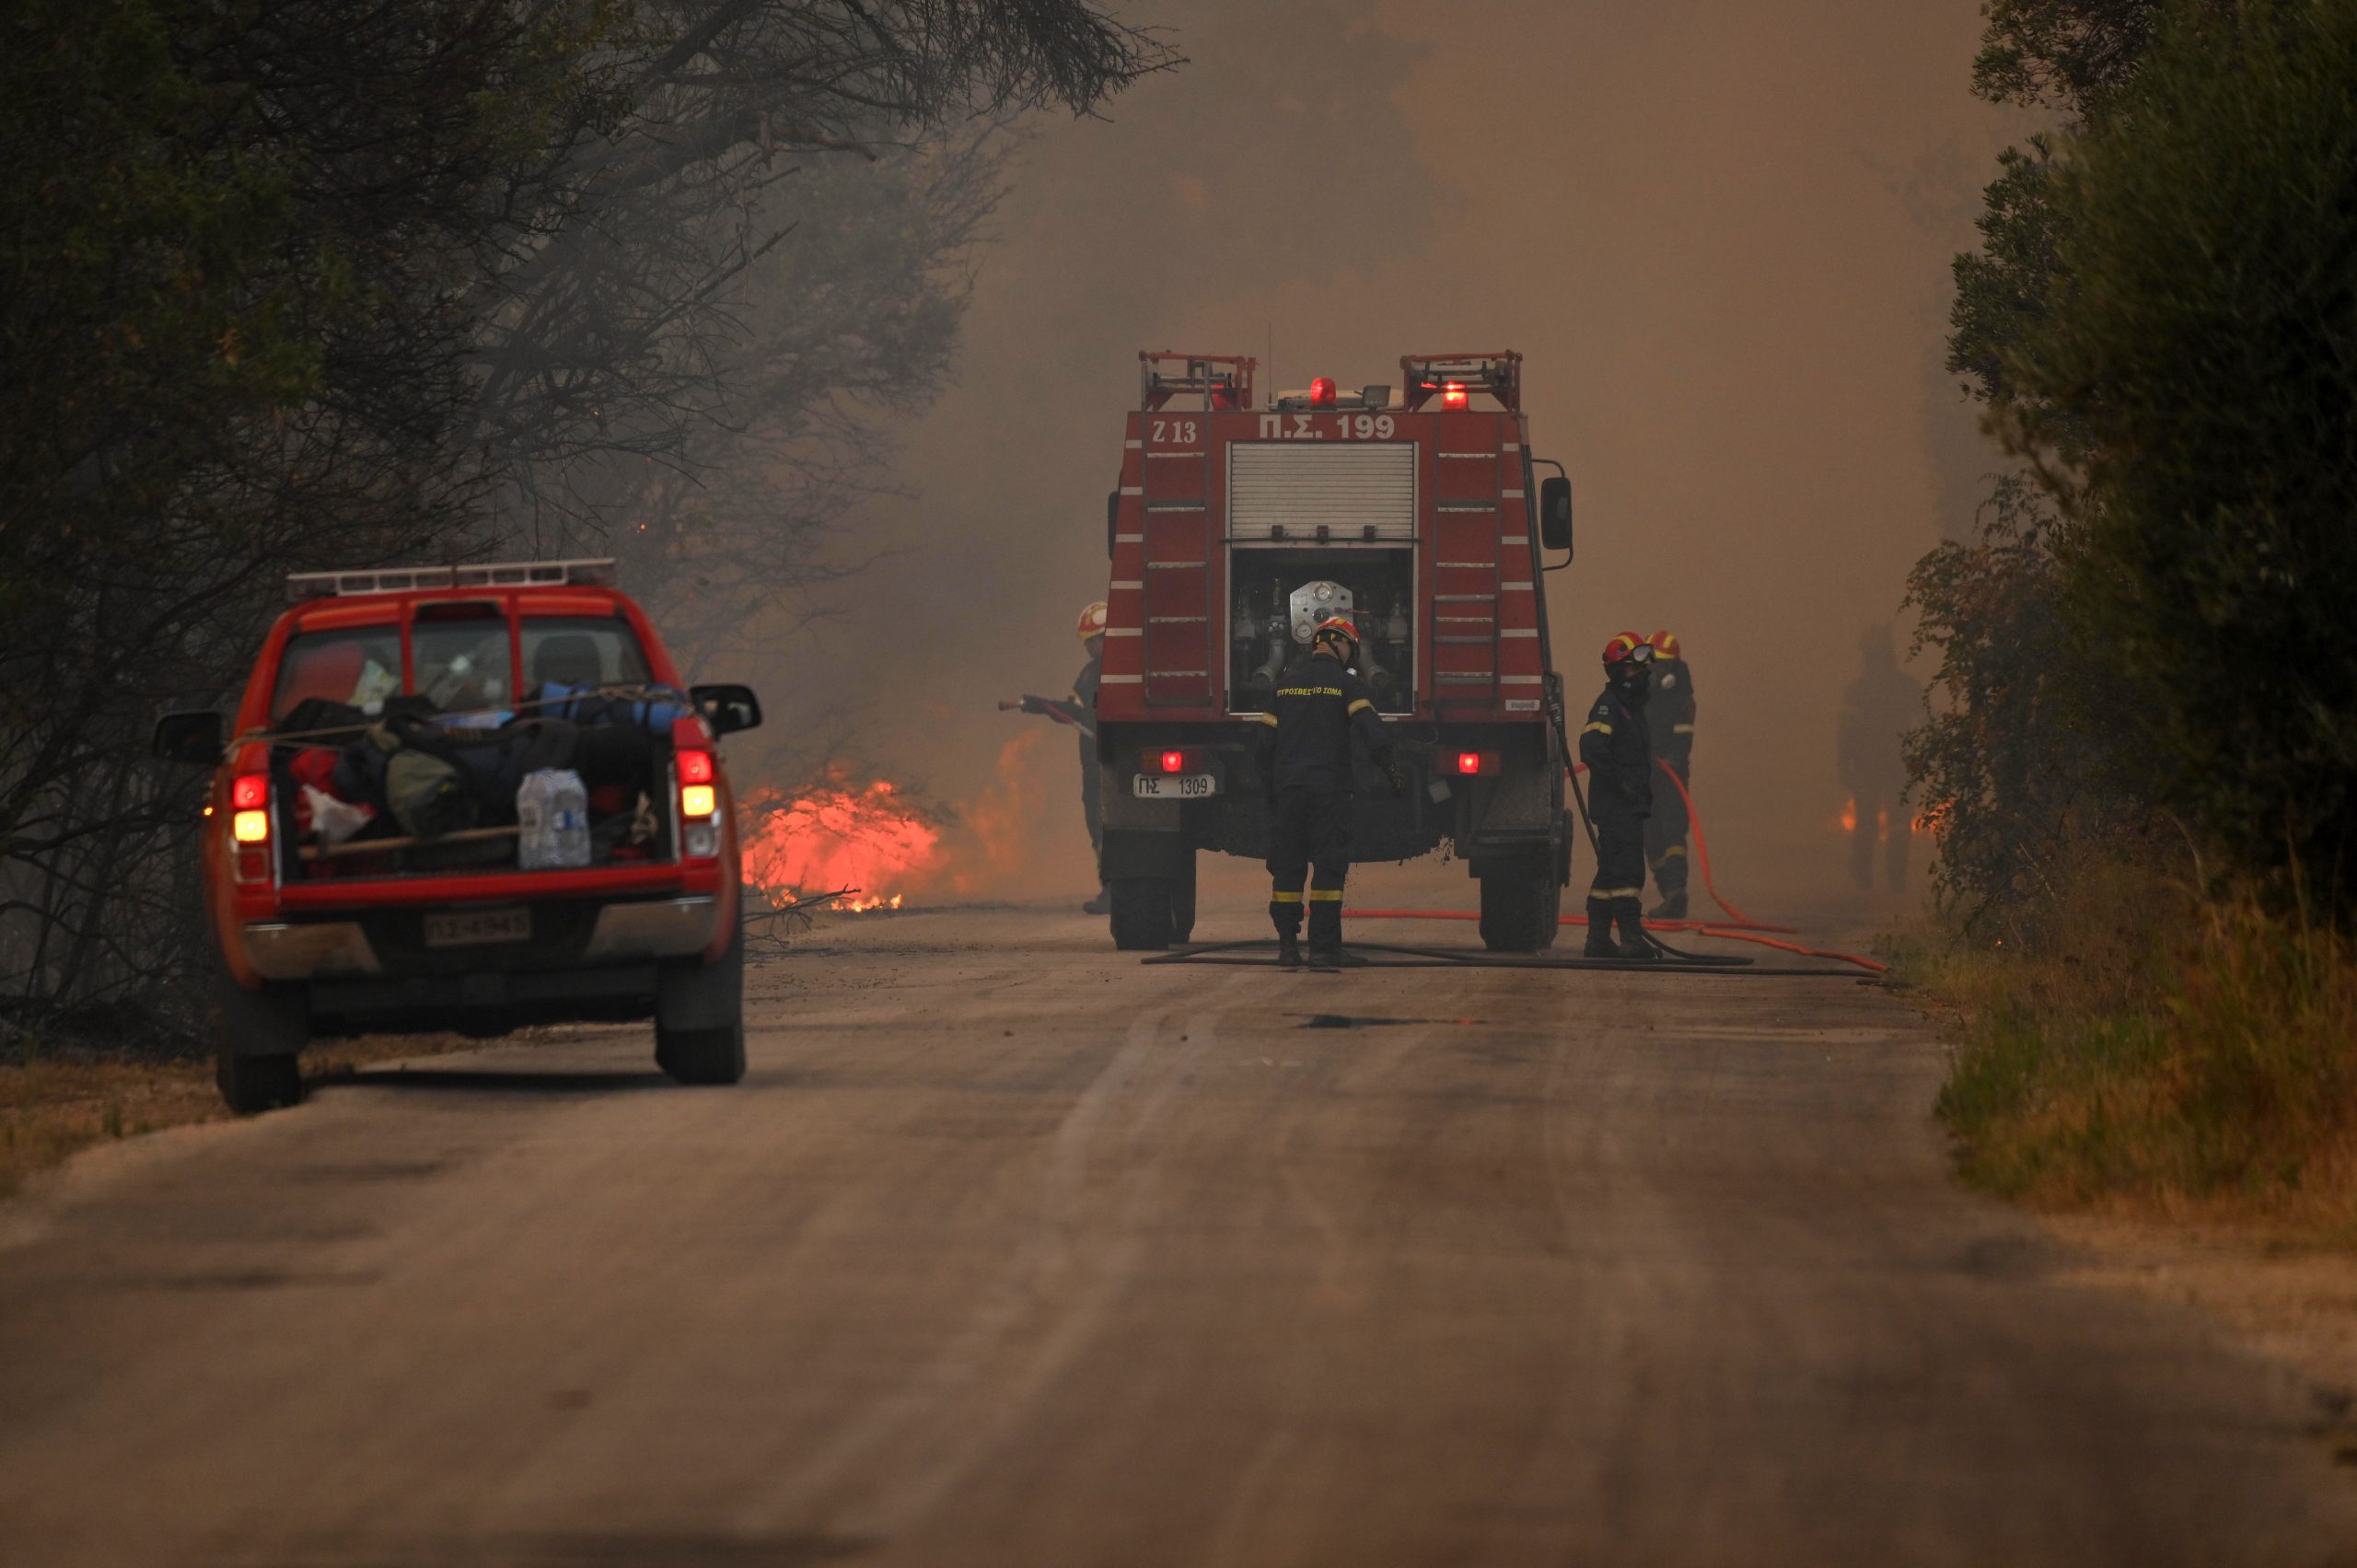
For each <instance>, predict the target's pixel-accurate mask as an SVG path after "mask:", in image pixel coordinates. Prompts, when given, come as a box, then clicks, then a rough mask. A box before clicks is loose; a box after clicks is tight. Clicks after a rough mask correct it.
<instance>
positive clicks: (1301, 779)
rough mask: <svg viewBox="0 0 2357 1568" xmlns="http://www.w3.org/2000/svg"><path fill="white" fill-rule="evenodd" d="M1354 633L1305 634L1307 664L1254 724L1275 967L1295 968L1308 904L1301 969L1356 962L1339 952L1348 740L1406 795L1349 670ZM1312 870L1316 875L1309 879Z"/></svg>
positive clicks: (1336, 629)
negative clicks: (1265, 801)
mask: <svg viewBox="0 0 2357 1568" xmlns="http://www.w3.org/2000/svg"><path fill="white" fill-rule="evenodd" d="M1358 654H1359V633H1358V628H1357V627H1355V626H1353V625H1352V624H1351V623H1350V622H1349V621H1344V620H1342V619H1341V617H1339V616H1337V617H1335V618H1334V619H1332V620H1329V621H1321V622H1319V623H1318V629H1317V631H1316V632H1314V633H1311V634H1310V639H1309V656H1308V657H1307V658H1305V659H1303V660H1301V661H1299V662H1298V663H1296V664H1295V665H1294V666H1293V668H1290V669H1288V670H1286V671H1285V672H1284V674H1283V675H1282V676H1279V677H1278V678H1277V689H1276V691H1275V693H1274V694H1273V695H1272V696H1271V698H1270V699H1269V706H1268V708H1267V709H1266V710H1265V711H1264V712H1262V713H1261V714H1260V723H1261V724H1262V725H1264V726H1267V727H1266V729H1265V730H1264V731H1263V732H1262V733H1261V736H1260V745H1259V747H1258V751H1259V757H1260V780H1261V785H1262V787H1263V788H1264V789H1265V790H1266V791H1267V792H1268V798H1269V805H1270V808H1271V813H1272V820H1271V825H1270V835H1269V879H1270V892H1269V919H1270V921H1271V923H1274V924H1275V926H1276V928H1277V962H1278V963H1279V964H1281V965H1282V966H1283V967H1284V968H1286V969H1289V970H1290V969H1298V968H1300V967H1301V961H1302V954H1301V946H1300V937H1301V924H1302V905H1303V904H1304V902H1305V901H1306V903H1307V904H1308V906H1309V907H1308V914H1309V961H1310V962H1311V963H1313V964H1316V965H1318V966H1321V967H1334V966H1340V965H1344V964H1355V963H1361V962H1364V959H1360V958H1353V957H1349V956H1346V955H1345V954H1344V953H1343V952H1342V879H1343V878H1344V877H1347V876H1349V874H1350V869H1351V808H1352V797H1351V772H1352V769H1351V739H1352V737H1353V736H1356V737H1357V738H1359V739H1360V740H1361V741H1363V742H1364V744H1365V746H1366V749H1367V754H1368V755H1369V756H1370V757H1372V758H1373V759H1374V761H1375V764H1376V767H1378V768H1380V769H1381V770H1382V771H1383V774H1384V777H1385V778H1386V779H1387V780H1388V781H1389V782H1390V784H1391V788H1392V792H1393V793H1394V794H1395V795H1396V794H1404V793H1405V784H1404V783H1403V779H1402V775H1401V773H1400V772H1399V763H1398V761H1395V760H1394V758H1393V756H1392V752H1391V738H1390V736H1389V735H1388V734H1387V733H1386V732H1385V730H1384V727H1383V721H1382V719H1381V718H1379V717H1377V716H1376V711H1375V703H1374V702H1373V701H1372V700H1371V699H1369V697H1368V696H1367V694H1366V690H1365V688H1364V687H1363V686H1361V685H1360V684H1359V678H1358V677H1357V676H1356V675H1355V674H1353V673H1352V670H1351V666H1352V665H1353V664H1354V663H1355V662H1357V659H1358ZM1313 868H1314V869H1315V871H1316V873H1317V875H1316V877H1315V878H1314V879H1313V878H1312V877H1311V876H1310V873H1311V871H1312V870H1313Z"/></svg>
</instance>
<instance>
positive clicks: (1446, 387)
mask: <svg viewBox="0 0 2357 1568" xmlns="http://www.w3.org/2000/svg"><path fill="white" fill-rule="evenodd" d="M1465 396H1466V393H1465V383H1464V382H1462V381H1444V382H1442V383H1441V388H1440V406H1441V407H1443V408H1446V409H1461V408H1463V407H1464V406H1465Z"/></svg>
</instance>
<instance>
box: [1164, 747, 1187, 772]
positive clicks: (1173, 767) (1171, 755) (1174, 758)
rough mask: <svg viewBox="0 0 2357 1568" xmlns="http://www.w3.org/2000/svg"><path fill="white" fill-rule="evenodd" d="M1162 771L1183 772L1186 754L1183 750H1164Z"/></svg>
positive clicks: (1185, 766) (1185, 764)
mask: <svg viewBox="0 0 2357 1568" xmlns="http://www.w3.org/2000/svg"><path fill="white" fill-rule="evenodd" d="M1162 771H1163V772H1166V773H1183V772H1186V771H1187V754H1186V753H1185V752H1184V751H1165V752H1164V753H1163V754H1162Z"/></svg>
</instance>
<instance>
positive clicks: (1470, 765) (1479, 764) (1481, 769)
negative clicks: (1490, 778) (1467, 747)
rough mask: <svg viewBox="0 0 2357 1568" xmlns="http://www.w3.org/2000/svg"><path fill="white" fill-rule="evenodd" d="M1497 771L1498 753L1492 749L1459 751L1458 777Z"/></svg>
mask: <svg viewBox="0 0 2357 1568" xmlns="http://www.w3.org/2000/svg"><path fill="white" fill-rule="evenodd" d="M1497 771H1498V754H1497V753H1496V752H1494V751H1459V752H1458V753H1457V775H1458V776H1459V777H1460V778H1477V777H1480V776H1481V775H1483V774H1488V773H1494V772H1497Z"/></svg>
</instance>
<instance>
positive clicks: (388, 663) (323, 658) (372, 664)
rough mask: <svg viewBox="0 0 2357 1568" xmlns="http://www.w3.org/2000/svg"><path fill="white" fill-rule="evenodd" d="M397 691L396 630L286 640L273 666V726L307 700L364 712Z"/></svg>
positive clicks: (353, 630)
mask: <svg viewBox="0 0 2357 1568" xmlns="http://www.w3.org/2000/svg"><path fill="white" fill-rule="evenodd" d="M400 690H401V628H400V627H398V626H347V627H340V628H338V629H336V630H334V631H331V632H304V633H298V634H296V635H295V636H293V637H289V638H288V639H287V640H286V651H285V652H284V654H283V655H281V656H280V657H279V661H278V688H277V691H275V692H274V693H273V695H272V697H271V700H270V717H271V722H272V723H273V724H275V723H277V722H278V721H279V720H280V719H283V718H284V717H285V716H286V715H287V714H289V713H292V712H293V711H294V710H295V708H296V705H297V704H298V703H303V702H305V701H306V700H308V699H309V698H312V697H319V698H322V699H324V700H325V701H327V702H331V703H350V704H351V705H352V706H354V707H355V708H365V707H366V706H368V705H369V704H370V703H381V702H383V701H384V700H385V699H386V698H388V697H389V696H391V695H392V694H393V693H394V692H396V691H400Z"/></svg>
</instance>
